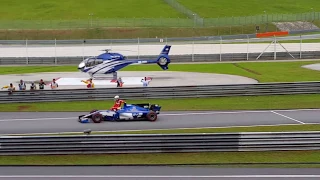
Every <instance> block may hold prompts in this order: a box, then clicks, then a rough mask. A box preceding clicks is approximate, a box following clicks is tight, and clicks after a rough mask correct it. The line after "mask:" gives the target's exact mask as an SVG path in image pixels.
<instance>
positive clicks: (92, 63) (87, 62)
mask: <svg viewBox="0 0 320 180" xmlns="http://www.w3.org/2000/svg"><path fill="white" fill-rule="evenodd" d="M94 62H95V59H88V60H87V61H86V67H91V66H94V64H95V63H94Z"/></svg>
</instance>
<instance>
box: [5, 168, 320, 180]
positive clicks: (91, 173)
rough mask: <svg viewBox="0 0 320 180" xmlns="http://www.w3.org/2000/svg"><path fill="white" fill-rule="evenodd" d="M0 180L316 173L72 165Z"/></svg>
mask: <svg viewBox="0 0 320 180" xmlns="http://www.w3.org/2000/svg"><path fill="white" fill-rule="evenodd" d="M0 174H1V175H0V179H1V180H16V179H25V180H37V179H45V180H49V179H50V180H52V179H53V180H56V179H59V180H65V179H68V180H71V179H80V180H83V179H90V180H102V179H110V180H149V179H151V180H164V179H166V180H167V179H173V180H178V179H183V180H191V179H196V180H208V179H213V180H218V179H222V180H247V179H250V180H271V179H272V180H274V179H276V180H280V179H281V180H315V179H319V178H320V171H319V169H316V168H314V169H313V168H310V169H293V168H285V169H274V168H261V169H254V168H230V169H229V168H212V167H188V166H184V167H179V166H149V167H148V166H113V167H112V166H74V167H70V166H68V167H64V166H58V167H44V166H42V167H41V166H37V167H0Z"/></svg>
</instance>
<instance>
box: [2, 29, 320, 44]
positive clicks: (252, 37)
mask: <svg viewBox="0 0 320 180" xmlns="http://www.w3.org/2000/svg"><path fill="white" fill-rule="evenodd" d="M310 32H320V30H301V31H290V34H293V35H294V36H284V37H277V40H278V41H280V42H281V41H290V40H298V41H299V40H315V39H319V37H320V35H319V34H309V35H301V36H297V34H302V33H310ZM273 40H274V37H267V38H256V34H236V35H221V36H200V37H159V38H134V39H70V40H55V39H53V40H0V45H3V46H10V45H20V46H26V45H28V46H33V45H52V46H54V45H57V46H65V45H86V46H87V45H117V44H121V45H125V44H126V45H128V44H136V45H138V44H144V43H147V44H149V43H152V44H158V43H161V44H163V43H170V44H174V43H181V42H207V43H220V41H222V43H240V42H242V43H247V42H248V41H250V42H251V43H254V42H272V41H273Z"/></svg>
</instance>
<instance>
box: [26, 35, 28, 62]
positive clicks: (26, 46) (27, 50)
mask: <svg viewBox="0 0 320 180" xmlns="http://www.w3.org/2000/svg"><path fill="white" fill-rule="evenodd" d="M26 64H29V55H28V39H26Z"/></svg>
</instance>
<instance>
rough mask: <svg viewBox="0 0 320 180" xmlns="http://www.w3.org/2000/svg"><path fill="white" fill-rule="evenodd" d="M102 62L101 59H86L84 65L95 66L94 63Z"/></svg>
mask: <svg viewBox="0 0 320 180" xmlns="http://www.w3.org/2000/svg"><path fill="white" fill-rule="evenodd" d="M101 63H103V60H102V59H94V58H92V59H88V60H87V61H86V62H85V64H86V67H91V66H95V65H98V64H101Z"/></svg>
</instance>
